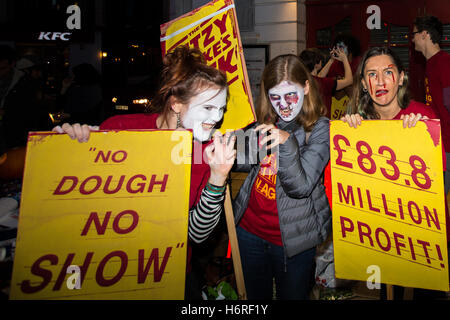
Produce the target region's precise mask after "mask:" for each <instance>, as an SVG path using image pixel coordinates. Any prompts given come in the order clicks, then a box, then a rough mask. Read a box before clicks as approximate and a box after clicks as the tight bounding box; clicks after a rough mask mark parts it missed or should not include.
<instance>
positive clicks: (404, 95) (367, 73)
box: [341, 47, 450, 241]
mask: <svg viewBox="0 0 450 320" xmlns="http://www.w3.org/2000/svg"><path fill="white" fill-rule="evenodd" d="M356 77H357V78H356V79H355V87H354V90H353V97H352V98H351V99H350V101H349V110H348V111H349V114H347V115H345V116H344V117H342V118H341V120H343V121H344V122H347V123H348V124H349V125H350V126H351V127H354V128H356V127H357V126H358V125H361V121H362V120H363V119H371V120H373V119H380V120H403V127H404V128H406V127H409V128H411V127H414V126H415V125H416V123H417V121H419V120H428V119H436V118H437V117H436V115H435V113H434V112H433V110H432V109H431V108H430V107H428V106H426V105H425V104H422V103H420V102H416V101H413V100H410V97H409V94H408V76H407V75H406V73H405V69H404V68H403V65H402V63H401V61H400V59H399V58H398V56H397V55H396V54H395V53H394V52H393V51H392V50H391V49H389V48H385V47H375V48H371V49H369V50H368V51H367V52H366V53H365V54H364V56H363V58H362V59H361V63H360V64H359V66H358V70H357V72H356ZM443 157H444V161H443V163H444V166H445V163H446V161H445V151H444V150H443ZM444 171H445V168H444ZM445 209H446V225H447V241H449V239H450V224H449V221H450V219H449V214H448V207H447V202H445Z"/></svg>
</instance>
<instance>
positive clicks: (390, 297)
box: [386, 284, 394, 300]
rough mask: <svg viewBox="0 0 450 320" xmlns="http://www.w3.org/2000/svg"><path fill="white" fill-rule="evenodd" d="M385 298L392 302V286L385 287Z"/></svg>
mask: <svg viewBox="0 0 450 320" xmlns="http://www.w3.org/2000/svg"><path fill="white" fill-rule="evenodd" d="M386 298H387V300H394V286H393V285H392V284H387V285H386Z"/></svg>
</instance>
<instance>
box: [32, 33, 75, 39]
mask: <svg viewBox="0 0 450 320" xmlns="http://www.w3.org/2000/svg"><path fill="white" fill-rule="evenodd" d="M71 35H72V32H45V31H41V33H40V34H39V38H38V40H47V41H52V40H53V41H55V40H62V41H69V40H70V36H71Z"/></svg>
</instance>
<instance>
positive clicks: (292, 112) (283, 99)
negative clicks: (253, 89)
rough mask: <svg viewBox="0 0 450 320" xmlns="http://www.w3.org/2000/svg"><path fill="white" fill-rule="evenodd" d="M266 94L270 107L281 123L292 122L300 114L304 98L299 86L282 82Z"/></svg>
mask: <svg viewBox="0 0 450 320" xmlns="http://www.w3.org/2000/svg"><path fill="white" fill-rule="evenodd" d="M268 93H269V99H270V102H271V103H272V107H273V108H274V110H275V112H276V113H277V114H278V115H279V116H280V117H281V119H283V121H286V122H289V121H292V120H294V119H295V118H296V117H297V115H298V114H299V113H300V110H301V109H302V107H303V99H304V97H305V91H304V89H303V88H302V87H301V86H299V85H297V84H293V83H291V82H289V81H282V82H280V83H279V84H278V85H276V86H275V87H273V88H271V89H270V90H269V92H268Z"/></svg>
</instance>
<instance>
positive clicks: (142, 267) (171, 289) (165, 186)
mask: <svg viewBox="0 0 450 320" xmlns="http://www.w3.org/2000/svg"><path fill="white" fill-rule="evenodd" d="M172 133H173V132H172V131H120V132H112V131H111V132H92V133H91V137H90V139H89V142H88V143H79V142H77V141H76V140H74V141H72V140H71V139H70V138H69V137H68V136H67V135H60V134H34V135H30V137H29V141H28V146H27V154H26V162H25V173H24V180H23V190H22V202H21V208H20V220H19V227H18V235H17V244H16V245H17V247H16V254H15V260H14V268H13V277H12V282H11V295H10V297H11V299H183V298H184V283H185V273H186V248H187V226H188V212H189V190H190V188H189V184H190V155H189V154H186V156H185V158H186V159H184V161H183V159H181V161H180V159H175V160H176V161H173V159H172V157H173V154H172V150H173V149H174V148H178V150H191V149H192V134H191V133H190V132H187V131H186V132H178V131H177V139H173V137H172V136H173V135H172ZM180 136H182V137H181V138H182V139H181V140H180ZM174 140H176V141H174ZM180 144H182V146H181V148H180V147H179V145H180ZM149 146H151V148H149ZM180 156H181V157H183V155H182V153H179V154H177V157H180ZM176 163H182V164H176ZM174 199H176V201H174Z"/></svg>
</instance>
